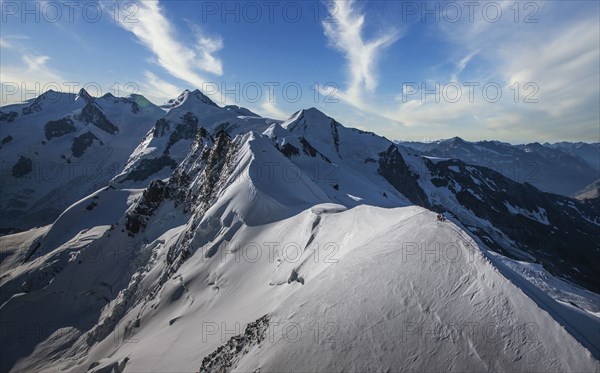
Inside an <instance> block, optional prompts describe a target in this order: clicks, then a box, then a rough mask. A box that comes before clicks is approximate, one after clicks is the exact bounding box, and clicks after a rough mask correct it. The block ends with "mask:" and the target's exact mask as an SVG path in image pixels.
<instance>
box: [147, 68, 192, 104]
mask: <svg viewBox="0 0 600 373" xmlns="http://www.w3.org/2000/svg"><path fill="white" fill-rule="evenodd" d="M144 76H145V77H146V82H145V83H143V84H142V87H141V88H142V92H143V94H144V96H146V98H148V99H150V100H151V101H153V102H154V103H157V104H162V103H163V102H166V101H168V100H169V99H172V98H174V97H177V96H178V95H179V94H180V93H181V92H182V91H183V90H182V89H180V88H178V87H177V86H176V85H174V84H171V83H169V82H167V81H165V80H163V79H161V78H159V77H158V76H156V75H155V74H154V73H152V72H150V71H145V72H144Z"/></svg>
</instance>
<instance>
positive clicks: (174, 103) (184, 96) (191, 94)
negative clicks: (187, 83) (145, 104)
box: [162, 89, 219, 109]
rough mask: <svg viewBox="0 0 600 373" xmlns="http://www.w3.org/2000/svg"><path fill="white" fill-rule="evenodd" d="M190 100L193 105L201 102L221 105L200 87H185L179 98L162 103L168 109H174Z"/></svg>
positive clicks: (215, 105)
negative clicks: (191, 88)
mask: <svg viewBox="0 0 600 373" xmlns="http://www.w3.org/2000/svg"><path fill="white" fill-rule="evenodd" d="M190 102H192V105H193V104H194V103H198V102H199V103H202V104H205V105H209V106H214V107H219V105H217V104H215V103H214V102H213V101H212V100H211V99H210V98H208V96H206V95H205V94H204V93H202V91H200V90H199V89H195V90H193V91H190V90H189V89H185V90H184V91H183V92H181V94H180V95H179V96H177V98H173V99H170V100H169V101H168V102H167V103H166V104H165V105H162V107H163V108H166V109H174V108H176V107H180V106H182V105H183V104H184V103H188V104H189V103H190Z"/></svg>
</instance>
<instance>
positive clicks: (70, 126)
mask: <svg viewBox="0 0 600 373" xmlns="http://www.w3.org/2000/svg"><path fill="white" fill-rule="evenodd" d="M75 131H76V128H75V124H74V123H73V121H72V120H71V118H68V117H65V118H62V119H59V120H52V121H50V122H48V123H46V125H45V126H44V134H45V135H46V140H51V139H52V138H54V137H60V136H64V135H67V134H69V133H73V132H75Z"/></svg>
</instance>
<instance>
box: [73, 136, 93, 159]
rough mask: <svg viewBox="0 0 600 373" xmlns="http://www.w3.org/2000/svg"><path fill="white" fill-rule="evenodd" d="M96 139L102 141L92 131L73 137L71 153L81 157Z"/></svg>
mask: <svg viewBox="0 0 600 373" xmlns="http://www.w3.org/2000/svg"><path fill="white" fill-rule="evenodd" d="M94 140H97V141H100V139H98V138H97V137H96V135H94V134H93V133H91V132H90V131H88V132H86V133H84V134H83V135H80V136H77V137H75V138H74V139H73V144H72V145H71V153H72V154H73V156H74V157H77V158H79V157H81V156H82V155H83V154H84V153H85V151H86V149H87V148H89V147H90V146H92V144H93V143H94Z"/></svg>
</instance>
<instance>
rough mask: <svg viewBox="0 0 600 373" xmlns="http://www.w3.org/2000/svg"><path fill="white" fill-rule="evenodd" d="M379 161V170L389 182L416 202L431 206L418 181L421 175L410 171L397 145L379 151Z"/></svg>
mask: <svg viewBox="0 0 600 373" xmlns="http://www.w3.org/2000/svg"><path fill="white" fill-rule="evenodd" d="M378 163H379V168H378V169H377V172H378V173H379V174H380V175H381V176H383V177H384V178H385V179H386V180H387V181H388V183H390V184H392V186H393V187H394V188H396V189H397V190H398V191H399V192H400V193H402V194H404V195H405V196H406V197H407V198H409V199H410V200H411V201H413V202H414V203H416V204H418V205H420V206H423V207H429V201H428V199H427V195H426V194H425V193H424V192H423V190H422V189H421V187H420V186H419V184H418V183H417V179H418V178H419V175H417V174H414V173H413V172H411V171H410V169H409V168H408V166H407V165H406V163H405V162H404V159H403V158H402V154H400V152H399V151H398V149H397V148H396V146H394V145H390V147H389V148H387V149H386V150H385V151H384V152H381V153H379V161H378Z"/></svg>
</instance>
